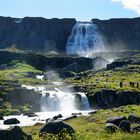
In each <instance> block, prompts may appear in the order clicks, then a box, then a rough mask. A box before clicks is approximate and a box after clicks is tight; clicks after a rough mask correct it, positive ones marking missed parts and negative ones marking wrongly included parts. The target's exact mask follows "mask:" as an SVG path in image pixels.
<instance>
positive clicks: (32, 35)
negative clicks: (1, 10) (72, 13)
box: [0, 17, 76, 52]
mask: <svg viewBox="0 0 140 140" xmlns="http://www.w3.org/2000/svg"><path fill="white" fill-rule="evenodd" d="M19 21H21V22H19ZM17 22H19V23H17ZM75 23H76V20H75V19H56V18H54V19H45V18H41V17H36V18H33V17H25V18H23V19H16V18H10V17H0V48H6V47H10V46H12V45H15V46H16V47H17V48H19V49H22V50H34V51H46V52H48V51H57V52H64V51H65V46H66V43H67V39H68V36H69V35H70V34H71V30H72V28H73V26H74V24H75Z"/></svg>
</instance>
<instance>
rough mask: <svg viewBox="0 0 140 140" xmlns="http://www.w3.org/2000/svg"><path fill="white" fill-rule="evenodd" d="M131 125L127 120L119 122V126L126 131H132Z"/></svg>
mask: <svg viewBox="0 0 140 140" xmlns="http://www.w3.org/2000/svg"><path fill="white" fill-rule="evenodd" d="M130 126H131V124H130V122H129V121H126V120H123V121H121V122H120V124H119V128H120V129H121V130H122V131H124V132H130Z"/></svg>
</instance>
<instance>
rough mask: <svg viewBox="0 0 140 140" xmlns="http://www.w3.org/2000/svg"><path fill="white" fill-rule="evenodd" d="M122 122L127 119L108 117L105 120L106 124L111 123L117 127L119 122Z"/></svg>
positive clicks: (123, 117)
mask: <svg viewBox="0 0 140 140" xmlns="http://www.w3.org/2000/svg"><path fill="white" fill-rule="evenodd" d="M123 120H127V118H126V117H125V116H117V117H109V118H108V119H107V120H106V123H112V124H115V125H117V126H119V124H120V122H121V121H123Z"/></svg>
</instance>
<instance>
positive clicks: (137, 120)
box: [128, 114, 140, 123]
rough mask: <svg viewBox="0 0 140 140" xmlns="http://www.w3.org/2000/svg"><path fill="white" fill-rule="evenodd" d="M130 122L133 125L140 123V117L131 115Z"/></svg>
mask: <svg viewBox="0 0 140 140" xmlns="http://www.w3.org/2000/svg"><path fill="white" fill-rule="evenodd" d="M128 120H129V121H130V122H131V123H140V116H136V115H134V114H130V115H129V116H128Z"/></svg>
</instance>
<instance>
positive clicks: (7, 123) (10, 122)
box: [4, 118, 20, 125]
mask: <svg viewBox="0 0 140 140" xmlns="http://www.w3.org/2000/svg"><path fill="white" fill-rule="evenodd" d="M19 123H20V121H19V120H18V119H16V118H11V119H7V120H5V121H4V124H5V125H11V124H19Z"/></svg>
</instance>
